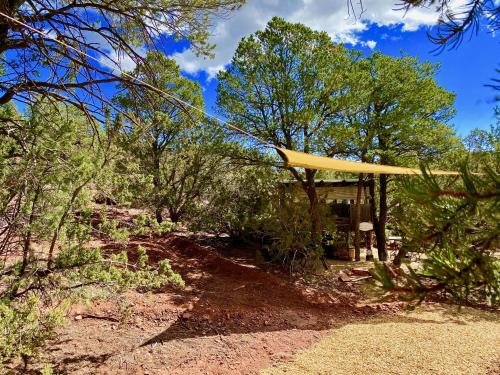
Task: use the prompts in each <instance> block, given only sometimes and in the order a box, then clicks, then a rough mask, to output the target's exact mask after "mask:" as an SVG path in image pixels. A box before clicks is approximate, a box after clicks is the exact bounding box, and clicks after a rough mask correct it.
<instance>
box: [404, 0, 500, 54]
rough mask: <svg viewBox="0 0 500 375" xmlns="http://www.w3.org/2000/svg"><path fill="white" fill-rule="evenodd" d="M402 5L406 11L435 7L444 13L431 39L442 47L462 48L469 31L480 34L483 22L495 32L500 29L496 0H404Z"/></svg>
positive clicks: (441, 14) (499, 13)
mask: <svg viewBox="0 0 500 375" xmlns="http://www.w3.org/2000/svg"><path fill="white" fill-rule="evenodd" d="M399 5H400V6H401V8H403V9H405V10H409V9H411V8H416V7H422V8H430V7H434V8H435V10H436V12H437V13H439V15H440V16H439V20H438V24H437V35H435V36H433V35H429V38H430V40H431V41H432V42H433V43H435V44H437V45H438V46H440V47H441V48H445V47H446V46H449V47H450V48H455V47H458V46H459V45H460V43H462V40H463V38H464V36H465V35H466V34H467V33H468V32H470V33H473V34H474V33H476V34H477V32H478V31H479V28H480V27H481V24H482V23H483V22H486V23H487V24H488V30H490V31H491V32H492V33H494V32H495V31H498V30H500V6H499V5H498V2H496V1H494V0H468V1H467V2H466V3H465V4H463V5H459V6H457V5H456V4H455V3H453V2H451V1H449V0H402V1H401V2H400V4H399Z"/></svg>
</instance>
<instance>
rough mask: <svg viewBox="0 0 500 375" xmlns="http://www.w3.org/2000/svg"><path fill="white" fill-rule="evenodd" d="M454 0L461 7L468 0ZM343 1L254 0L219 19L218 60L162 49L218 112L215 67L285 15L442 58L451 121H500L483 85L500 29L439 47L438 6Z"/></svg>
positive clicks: (360, 41)
mask: <svg viewBox="0 0 500 375" xmlns="http://www.w3.org/2000/svg"><path fill="white" fill-rule="evenodd" d="M452 3H453V4H455V5H456V6H460V5H461V4H463V3H464V0H453V1H452ZM345 4H346V2H345V1H341V0H287V1H284V0H249V1H247V3H246V5H244V6H243V7H242V8H241V9H240V10H238V11H237V12H234V13H233V14H231V16H230V17H229V18H227V19H223V20H217V21H216V22H215V24H214V28H213V30H212V36H211V42H213V43H215V44H217V47H216V49H215V53H216V57H215V59H214V60H206V59H201V58H197V57H196V56H195V55H194V54H193V53H192V52H191V51H189V50H184V51H182V50H180V51H179V49H176V50H175V51H172V50H169V47H168V48H167V49H166V50H165V51H164V52H165V53H167V54H169V55H171V56H172V57H173V58H175V59H176V60H177V62H178V63H179V65H180V66H181V68H182V69H183V71H184V74H186V75H187V76H188V77H189V78H192V79H196V80H198V81H199V82H200V84H201V85H202V87H203V88H204V96H205V100H206V106H207V110H208V111H209V112H211V113H213V110H214V108H213V106H214V101H215V88H216V86H217V82H216V78H215V77H216V73H217V72H218V71H219V70H221V69H223V68H224V66H225V65H226V64H228V63H229V62H230V60H231V57H232V55H233V53H234V51H235V49H236V46H237V44H238V42H239V40H240V39H241V38H242V37H244V36H247V35H249V34H251V33H253V32H255V31H256V30H258V29H263V28H264V27H265V25H266V23H267V22H268V21H269V20H270V19H271V18H272V17H273V16H279V17H282V18H284V19H285V20H287V21H290V22H301V23H304V24H306V25H307V26H309V27H311V28H312V29H315V30H323V31H326V32H328V34H329V35H330V36H331V37H332V39H333V40H334V41H337V42H344V43H346V44H347V46H348V47H352V48H357V49H361V50H363V51H364V52H365V53H371V52H372V51H375V50H378V51H381V52H382V53H385V54H388V55H394V56H396V55H401V53H402V52H404V53H407V54H409V55H411V56H417V57H419V58H420V59H421V60H422V61H424V60H429V61H431V62H434V63H439V64H440V65H441V69H440V71H439V73H438V74H437V77H436V78H437V80H438V82H439V83H440V84H441V85H442V86H443V87H445V88H446V89H447V90H449V91H453V92H455V93H456V102H455V107H456V110H457V114H456V116H455V118H454V119H453V120H452V121H451V123H450V124H451V125H453V126H454V127H455V128H456V130H457V132H458V133H459V134H461V135H466V134H467V133H468V132H469V131H470V130H471V129H473V128H476V127H477V128H482V129H487V128H489V126H490V125H491V124H493V123H494V122H495V119H494V113H493V107H494V105H495V103H494V95H495V93H494V92H493V90H492V89H490V88H488V87H485V84H487V83H489V82H490V80H491V78H492V77H495V75H496V74H497V73H495V69H496V68H499V67H500V65H499V64H500V53H499V52H498V51H500V48H499V47H500V45H499V44H500V36H496V37H495V36H494V35H493V34H491V33H489V32H487V31H486V30H485V29H482V30H481V31H480V32H479V34H478V35H475V36H473V37H472V38H470V39H469V38H466V39H465V40H464V42H463V43H462V45H460V46H459V48H457V49H455V50H451V51H448V50H445V51H443V52H441V53H440V54H436V53H435V52H434V48H435V46H434V45H433V44H432V43H431V42H430V41H429V40H428V38H427V32H428V31H430V32H432V30H433V25H435V24H436V21H437V15H436V12H434V11H433V10H432V9H413V10H410V11H409V12H408V13H406V14H404V13H403V12H397V11H395V10H394V3H393V2H391V1H387V0H365V1H364V2H363V4H364V6H365V8H366V11H365V13H363V14H362V15H361V17H358V18H357V19H354V18H353V17H352V16H348V14H347V9H346V5H345Z"/></svg>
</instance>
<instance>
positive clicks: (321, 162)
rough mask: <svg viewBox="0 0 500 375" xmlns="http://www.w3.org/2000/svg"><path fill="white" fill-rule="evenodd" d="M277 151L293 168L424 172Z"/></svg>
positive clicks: (352, 171) (449, 172)
mask: <svg viewBox="0 0 500 375" xmlns="http://www.w3.org/2000/svg"><path fill="white" fill-rule="evenodd" d="M276 151H277V152H278V153H279V154H280V156H281V157H282V158H283V160H285V164H286V165H287V166H291V167H302V168H309V169H325V170H331V171H337V172H350V173H373V174H401V175H404V174H406V175H419V174H422V171H421V170H420V169H419V168H406V167H396V166H392V165H381V164H372V163H362V162H359V161H352V160H341V159H335V158H329V157H326V156H317V155H312V154H306V153H304V152H299V151H291V150H287V149H284V148H279V147H276ZM430 173H432V174H435V175H438V174H439V175H459V174H460V173H459V172H455V171H441V170H431V171H430Z"/></svg>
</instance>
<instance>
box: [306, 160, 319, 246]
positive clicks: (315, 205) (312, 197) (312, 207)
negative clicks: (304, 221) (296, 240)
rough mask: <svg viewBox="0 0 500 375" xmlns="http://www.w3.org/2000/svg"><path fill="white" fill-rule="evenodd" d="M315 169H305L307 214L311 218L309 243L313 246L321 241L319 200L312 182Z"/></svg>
mask: <svg viewBox="0 0 500 375" xmlns="http://www.w3.org/2000/svg"><path fill="white" fill-rule="evenodd" d="M315 174H316V171H315V170H311V169H306V186H305V190H306V194H307V198H308V199H309V215H310V218H311V243H312V244H313V246H314V247H316V246H318V245H319V244H320V242H321V233H320V230H321V217H320V214H319V201H318V194H317V192H316V184H315V182H314V176H315Z"/></svg>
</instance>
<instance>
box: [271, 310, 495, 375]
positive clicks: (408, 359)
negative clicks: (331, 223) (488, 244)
mask: <svg viewBox="0 0 500 375" xmlns="http://www.w3.org/2000/svg"><path fill="white" fill-rule="evenodd" d="M499 323H500V314H495V313H487V312H484V311H478V310H474V309H469V308H464V309H462V310H461V312H457V309H456V308H450V307H448V308H444V307H440V306H436V307H435V308H433V309H432V310H431V311H429V308H426V310H425V311H423V310H422V309H417V310H416V311H413V312H410V313H400V314H399V315H397V316H392V317H384V318H374V319H371V320H367V321H365V322H362V323H354V324H347V325H344V326H340V327H338V328H335V329H333V330H332V331H331V334H329V335H328V336H327V337H326V338H324V339H323V340H321V341H320V342H318V343H317V344H316V345H314V346H313V347H311V348H309V349H306V350H304V351H302V352H301V353H299V354H298V355H297V356H296V357H295V358H294V360H293V361H291V362H286V363H285V362H281V363H279V362H277V363H275V364H274V366H273V367H271V368H268V369H266V370H264V371H262V374H263V375H264V374H266V375H271V374H272V375H276V374H325V375H326V374H343V375H349V374H353V375H354V374H356V375H362V374H422V375H424V374H425V375H429V374H440V375H444V374H447V375H448V374H449V375H459V374H467V375H472V374H481V375H483V374H500V324H499Z"/></svg>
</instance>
